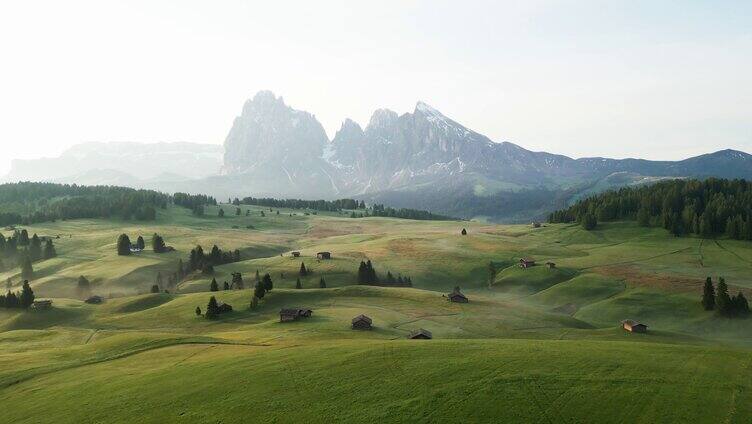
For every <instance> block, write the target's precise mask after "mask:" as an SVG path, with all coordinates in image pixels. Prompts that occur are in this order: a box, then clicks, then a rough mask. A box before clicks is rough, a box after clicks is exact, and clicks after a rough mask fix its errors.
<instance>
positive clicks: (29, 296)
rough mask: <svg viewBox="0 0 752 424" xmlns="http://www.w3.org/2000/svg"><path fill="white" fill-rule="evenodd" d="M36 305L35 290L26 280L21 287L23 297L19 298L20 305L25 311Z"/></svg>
mask: <svg viewBox="0 0 752 424" xmlns="http://www.w3.org/2000/svg"><path fill="white" fill-rule="evenodd" d="M32 303H34V290H32V289H31V286H30V285H29V280H24V282H23V286H22V287H21V296H19V297H18V304H19V306H21V307H22V308H24V309H28V308H29V306H31V305H32Z"/></svg>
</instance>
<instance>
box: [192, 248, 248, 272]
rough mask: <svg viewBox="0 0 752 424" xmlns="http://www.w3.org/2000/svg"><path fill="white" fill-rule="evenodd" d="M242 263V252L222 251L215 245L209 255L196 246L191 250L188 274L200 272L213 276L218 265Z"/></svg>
mask: <svg viewBox="0 0 752 424" xmlns="http://www.w3.org/2000/svg"><path fill="white" fill-rule="evenodd" d="M238 261H240V250H238V249H235V250H234V251H232V252H230V251H222V249H220V248H219V247H217V245H216V244H215V245H214V246H213V247H212V249H211V251H210V252H209V254H205V253H204V249H203V248H202V247H201V246H196V247H195V248H194V249H191V254H190V257H189V258H188V264H187V267H188V268H187V272H191V271H197V270H200V271H201V272H203V273H205V274H211V273H212V272H214V267H215V266H217V265H222V264H228V263H232V262H238Z"/></svg>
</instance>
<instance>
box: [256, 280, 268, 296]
mask: <svg viewBox="0 0 752 424" xmlns="http://www.w3.org/2000/svg"><path fill="white" fill-rule="evenodd" d="M265 294H266V290H264V285H263V283H262V282H261V281H259V282H257V283H256V285H255V286H254V288H253V296H254V297H257V298H259V299H263V298H264V295H265Z"/></svg>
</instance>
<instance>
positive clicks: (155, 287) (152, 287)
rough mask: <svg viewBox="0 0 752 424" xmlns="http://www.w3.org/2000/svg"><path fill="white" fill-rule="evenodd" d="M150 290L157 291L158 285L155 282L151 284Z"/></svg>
mask: <svg viewBox="0 0 752 424" xmlns="http://www.w3.org/2000/svg"><path fill="white" fill-rule="evenodd" d="M151 292H152V293H159V286H158V285H156V284H153V285H152V286H151Z"/></svg>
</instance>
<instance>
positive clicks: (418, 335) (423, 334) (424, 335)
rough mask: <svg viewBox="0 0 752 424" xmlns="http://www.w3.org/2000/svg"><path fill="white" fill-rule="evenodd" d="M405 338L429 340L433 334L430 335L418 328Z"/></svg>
mask: <svg viewBox="0 0 752 424" xmlns="http://www.w3.org/2000/svg"><path fill="white" fill-rule="evenodd" d="M407 338H408V339H414V340H430V339H432V338H433V334H431V332H430V331H428V330H426V329H423V328H419V329H417V330H415V331H413V332H411V333H410V335H408V336H407Z"/></svg>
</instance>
